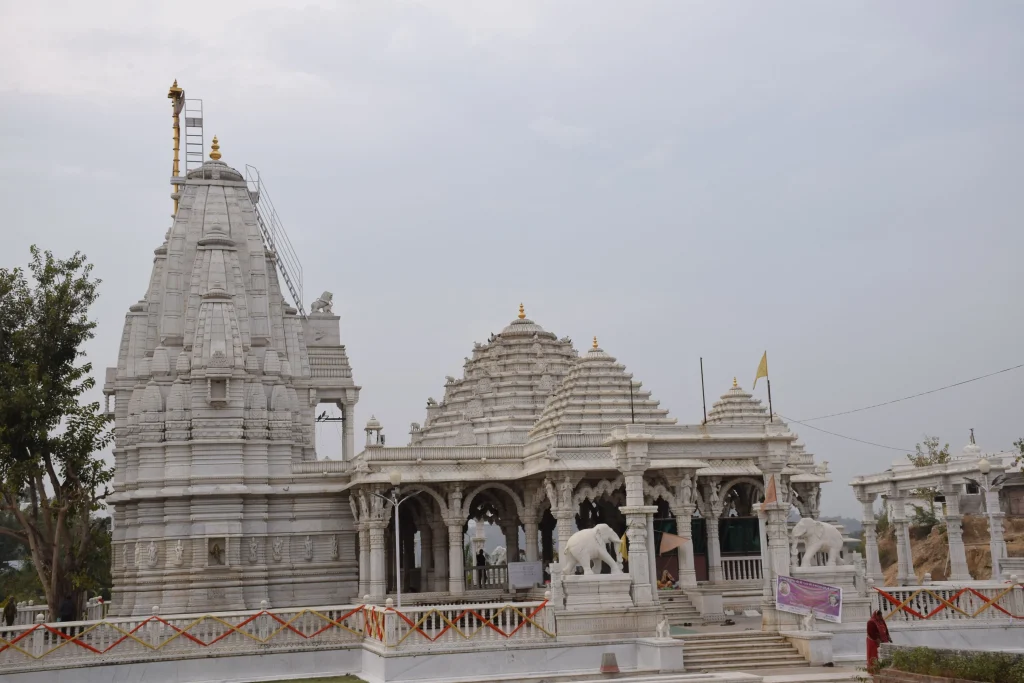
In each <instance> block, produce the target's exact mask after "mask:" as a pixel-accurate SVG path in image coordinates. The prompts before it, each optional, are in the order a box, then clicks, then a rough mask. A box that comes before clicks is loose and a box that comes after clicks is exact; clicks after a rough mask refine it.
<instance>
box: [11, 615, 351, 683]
mask: <svg viewBox="0 0 1024 683" xmlns="http://www.w3.org/2000/svg"><path fill="white" fill-rule="evenodd" d="M362 640H363V614H362V610H361V608H359V607H356V606H343V607H320V608H296V609H284V610H270V611H260V610H255V611H248V612H219V613H216V614H205V615H204V614H191V615H190V614H185V615H175V616H169V617H159V616H149V617H143V616H138V617H124V618H114V619H102V620H99V621H71V622H61V623H54V624H45V623H42V621H41V620H40V621H39V622H37V623H35V624H33V625H31V626H10V627H0V677H2V674H3V673H5V672H10V671H14V670H24V669H46V668H54V667H66V666H79V665H89V664H103V663H118V662H122V661H129V660H131V661H155V660H160V659H175V658H181V657H193V656H212V655H218V654H247V653H257V652H268V651H295V650H302V649H309V648H323V647H331V646H334V647H339V646H343V645H346V644H358V643H361V642H362ZM68 641H70V642H68Z"/></svg>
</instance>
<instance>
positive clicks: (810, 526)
mask: <svg viewBox="0 0 1024 683" xmlns="http://www.w3.org/2000/svg"><path fill="white" fill-rule="evenodd" d="M790 538H791V539H792V543H793V546H794V548H795V547H796V544H797V543H800V542H801V541H802V542H803V544H804V559H803V560H802V561H801V562H800V566H801V567H810V566H812V565H813V564H814V556H815V555H817V554H818V553H819V552H822V551H824V552H826V553H828V562H826V565H827V566H829V567H834V566H836V564H838V562H839V551H840V550H842V549H843V535H842V534H840V533H839V529H837V528H835V527H834V526H832V525H831V524H826V523H825V522H819V521H818V520H816V519H811V518H810V517H804V518H802V519H801V520H800V521H799V522H797V523H796V526H794V527H793V531H791V532H790Z"/></svg>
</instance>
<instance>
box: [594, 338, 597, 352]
mask: <svg viewBox="0 0 1024 683" xmlns="http://www.w3.org/2000/svg"><path fill="white" fill-rule="evenodd" d="M594 348H595V349H596V348H597V336H596V335H595V336H594Z"/></svg>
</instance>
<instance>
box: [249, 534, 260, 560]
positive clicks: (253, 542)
mask: <svg viewBox="0 0 1024 683" xmlns="http://www.w3.org/2000/svg"><path fill="white" fill-rule="evenodd" d="M259 554H260V542H259V539H257V538H255V537H253V538H250V539H249V562H251V563H252V564H256V562H257V561H258V560H259Z"/></svg>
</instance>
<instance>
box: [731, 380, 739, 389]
mask: <svg viewBox="0 0 1024 683" xmlns="http://www.w3.org/2000/svg"><path fill="white" fill-rule="evenodd" d="M732 386H733V389H735V388H736V387H738V386H739V384H736V378H735V377H733V378H732Z"/></svg>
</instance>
